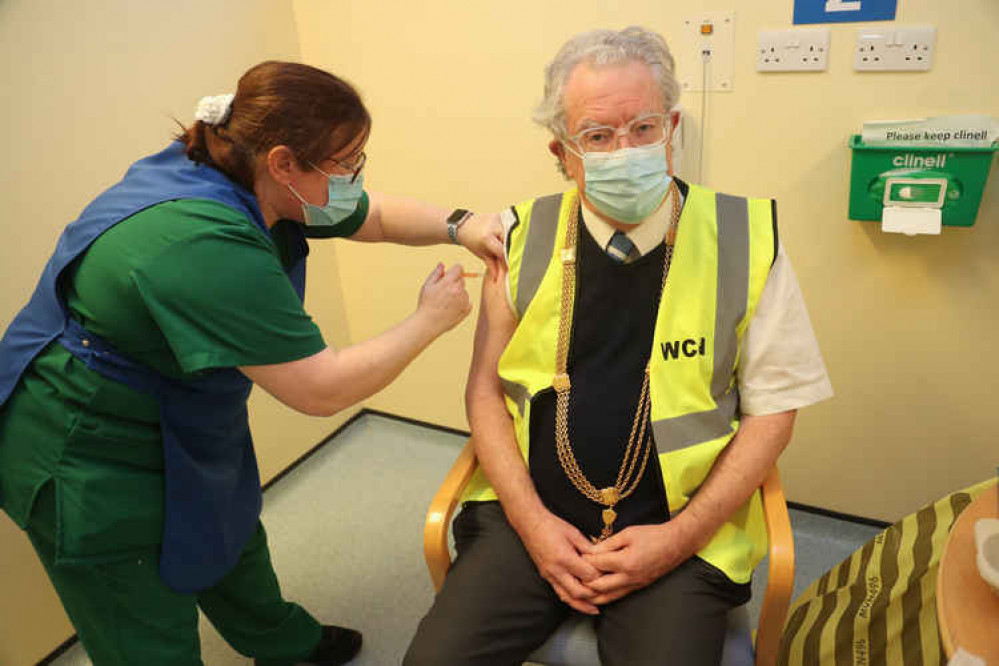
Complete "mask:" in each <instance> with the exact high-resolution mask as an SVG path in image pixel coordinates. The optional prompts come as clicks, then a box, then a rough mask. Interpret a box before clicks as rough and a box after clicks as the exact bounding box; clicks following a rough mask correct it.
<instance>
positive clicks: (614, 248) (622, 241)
mask: <svg viewBox="0 0 999 666" xmlns="http://www.w3.org/2000/svg"><path fill="white" fill-rule="evenodd" d="M607 254H608V255H610V258H611V259H614V260H615V261H618V262H620V263H622V264H626V263H628V262H629V261H633V260H635V259H637V258H638V257H639V252H638V248H637V247H635V244H634V243H632V242H631V239H630V238H628V236H627V235H626V234H624V233H623V232H620V231H615V232H614V235H613V236H611V239H610V240H609V241H608V242H607Z"/></svg>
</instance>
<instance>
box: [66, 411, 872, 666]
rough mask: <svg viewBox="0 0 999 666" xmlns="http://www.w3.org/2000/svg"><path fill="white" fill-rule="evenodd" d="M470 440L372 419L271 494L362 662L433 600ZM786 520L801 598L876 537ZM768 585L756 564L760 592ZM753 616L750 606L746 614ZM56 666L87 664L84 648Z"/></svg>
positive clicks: (300, 559)
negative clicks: (437, 563) (428, 562)
mask: <svg viewBox="0 0 999 666" xmlns="http://www.w3.org/2000/svg"><path fill="white" fill-rule="evenodd" d="M463 443H464V438H463V437H461V436H458V435H452V434H448V433H443V432H440V431H438V430H434V429H431V428H425V427H421V426H416V425H412V424H408V423H402V422H399V421H396V420H393V419H388V418H384V417H381V416H375V415H367V416H364V417H362V418H361V419H359V420H357V421H355V422H354V423H353V424H351V425H350V426H349V427H347V428H346V429H345V430H344V431H343V432H341V433H340V434H339V435H338V436H337V437H336V438H335V439H333V440H331V441H330V442H329V443H327V445H326V446H324V447H323V448H322V449H320V450H319V451H318V452H317V453H316V454H315V455H313V456H312V457H311V458H309V459H308V460H307V461H305V462H304V463H303V464H301V465H299V466H298V467H297V468H296V469H294V470H293V471H292V472H291V473H289V474H288V475H287V476H285V477H284V478H283V479H281V480H280V481H278V482H277V483H276V484H274V485H273V486H272V487H271V488H270V489H268V490H267V492H266V493H265V494H264V512H263V522H264V525H265V527H266V529H267V531H268V537H269V541H270V547H271V553H272V557H273V560H274V565H275V568H276V569H277V572H278V576H279V578H280V580H281V585H282V588H283V590H284V593H285V596H286V597H287V598H289V599H293V600H295V601H297V602H299V603H300V604H302V605H303V606H305V607H306V608H307V609H309V610H310V611H311V612H312V613H313V614H314V615H315V616H316V617H317V618H319V619H320V620H321V621H322V622H324V623H334V624H345V625H349V626H352V627H355V628H357V629H359V630H360V631H362V632H363V633H364V639H365V643H364V649H363V650H362V651H361V654H360V655H359V656H358V658H357V659H356V660H355V661H354V662H352V663H353V664H354V665H356V666H389V665H391V664H398V663H399V662H400V661H401V659H402V655H403V653H404V652H405V650H406V646H407V645H408V643H409V640H410V637H411V636H412V634H413V631H414V629H415V627H416V625H417V623H418V622H419V620H420V618H421V617H422V615H423V613H424V612H425V611H426V609H427V607H428V606H429V605H430V602H431V600H432V598H433V590H432V587H431V585H430V579H429V577H428V576H427V570H426V567H425V565H424V563H423V553H422V528H423V519H424V514H425V512H426V509H427V504H428V503H429V501H430V498H431V497H433V494H434V492H435V491H436V489H437V486H438V484H440V482H441V480H442V479H443V478H444V475H445V474H446V473H447V470H448V469H449V467H450V465H451V463H452V462H453V461H454V458H455V456H457V454H458V451H459V450H460V448H461V446H462V445H463ZM791 521H792V526H793V529H794V535H795V550H796V555H797V564H796V570H795V592H794V595H795V597H797V595H798V594H799V593H800V592H801V591H802V590H804V589H805V587H807V586H808V585H809V584H810V583H811V582H812V581H813V580H815V579H816V578H817V577H818V576H820V575H821V574H822V573H824V572H825V571H826V570H828V569H829V568H831V567H832V566H833V565H835V564H836V563H838V562H839V561H840V560H842V559H843V558H844V557H846V556H847V555H849V554H850V553H852V552H853V551H854V550H855V549H856V548H857V547H858V546H859V545H861V544H863V543H864V542H865V541H867V540H868V539H870V538H871V537H873V536H874V535H875V534H877V532H878V531H879V530H878V529H877V528H874V527H867V526H864V525H858V524H855V523H850V522H844V521H840V520H835V519H832V518H826V517H823V516H817V515H815V514H812V513H806V512H802V511H795V510H792V511H791ZM765 579H766V567H765V565H761V567H760V569H758V574H757V576H756V578H755V580H754V581H753V587H754V592H758V591H762V589H763V588H764V586H765V585H766V580H765ZM757 596H758V595H757ZM751 603H753V602H751ZM757 614H758V608H757V607H756V606H755V605H754V606H753V607H752V612H751V617H754V618H755V617H756V615H757ZM201 635H202V659H203V660H204V662H205V664H207V665H208V666H227V665H229V664H233V665H235V664H248V663H250V660H249V659H247V658H245V657H242V656H240V655H239V654H237V653H236V652H234V651H233V650H232V649H231V648H230V647H229V646H228V645H226V644H225V642H224V641H223V640H222V639H221V638H220V637H219V635H218V633H217V632H216V631H215V630H214V628H213V627H212V626H211V625H210V624H209V623H207V622H206V621H205V620H204V618H202V634H201ZM51 663H52V664H54V665H55V666H87V665H89V664H90V663H91V662H90V660H89V659H88V658H87V656H86V653H85V652H84V650H83V648H82V646H81V645H80V644H79V643H77V644H76V645H74V646H73V647H72V648H70V649H69V650H68V651H67V652H66V653H64V654H63V655H61V656H60V657H59V658H58V659H56V660H54V661H53V662H51Z"/></svg>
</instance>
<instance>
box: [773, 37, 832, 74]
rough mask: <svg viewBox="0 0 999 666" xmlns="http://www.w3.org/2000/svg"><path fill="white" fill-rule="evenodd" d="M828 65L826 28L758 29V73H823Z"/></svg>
mask: <svg viewBox="0 0 999 666" xmlns="http://www.w3.org/2000/svg"><path fill="white" fill-rule="evenodd" d="M828 68H829V28H792V29H790V30H761V31H760V39H759V44H758V46H757V49H756V70H757V71H759V72H823V71H825V70H826V69H828Z"/></svg>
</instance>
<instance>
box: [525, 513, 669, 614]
mask: <svg viewBox="0 0 999 666" xmlns="http://www.w3.org/2000/svg"><path fill="white" fill-rule="evenodd" d="M546 513H547V512H546ZM677 537H678V535H677V534H675V530H674V529H673V527H672V526H671V524H670V523H669V522H666V523H662V524H660V525H634V526H631V527H627V528H625V529H623V530H621V531H620V532H617V533H615V534H613V535H611V536H610V537H609V538H608V539H606V540H604V541H602V542H600V543H596V544H595V543H593V542H592V541H590V539H589V538H587V537H586V536H584V535H583V534H582V533H581V532H580V531H579V530H577V529H576V528H575V527H574V526H572V525H570V524H569V523H567V522H566V521H564V520H562V519H561V518H559V517H557V516H555V515H554V514H551V513H547V515H545V516H543V517H540V518H539V519H538V520H537V521H535V522H534V523H533V525H532V526H531V528H530V529H529V530H527V532H526V535H525V536H524V537H523V538H524V545H525V547H526V548H527V551H528V553H529V554H530V555H531V559H532V560H534V564H535V566H537V568H538V571H539V573H540V574H541V576H542V577H543V578H544V579H545V580H547V581H548V582H549V583H550V584H551V586H552V587H553V588H554V590H555V593H556V594H558V596H559V598H560V599H561V600H562V601H563V602H565V603H566V604H568V605H569V606H571V607H572V608H574V609H576V610H578V611H580V612H582V613H586V614H588V615H596V614H598V613H599V612H600V611H599V609H598V606H601V605H604V604H608V603H610V602H612V601H616V600H617V599H620V598H621V597H624V596H625V595H627V594H629V593H631V592H634V591H635V590H638V589H641V588H643V587H645V586H646V585H649V584H650V583H652V582H654V581H656V580H658V579H659V578H661V577H662V576H664V575H665V574H666V573H668V572H669V571H671V570H673V569H674V568H675V567H676V566H678V565H679V564H680V563H681V562H682V561H683V555H682V550H681V549H680V548H679V547H678V543H677V542H678V538H677Z"/></svg>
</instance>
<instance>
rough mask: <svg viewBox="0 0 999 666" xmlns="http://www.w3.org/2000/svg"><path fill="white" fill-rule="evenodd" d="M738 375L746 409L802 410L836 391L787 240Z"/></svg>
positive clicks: (745, 346) (745, 341)
mask: <svg viewBox="0 0 999 666" xmlns="http://www.w3.org/2000/svg"><path fill="white" fill-rule="evenodd" d="M737 376H738V381H739V400H740V405H741V410H742V413H744V414H753V415H763V414H774V413H777V412H783V411H787V410H791V409H799V408H801V407H807V406H808V405H812V404H815V403H817V402H820V401H822V400H826V399H827V398H831V397H832V395H833V389H832V384H831V383H830V381H829V375H828V373H827V372H826V366H825V363H824V362H823V360H822V353H821V351H819V343H818V340H816V338H815V332H814V331H813V329H812V322H811V320H810V319H809V317H808V310H807V309H806V307H805V301H804V298H802V295H801V289H800V288H799V286H798V280H797V278H796V277H795V275H794V270H793V269H792V268H791V262H790V260H789V259H788V257H787V254H786V252H785V251H784V247H783V245H781V246H780V248H779V250H778V252H777V258H776V260H775V261H774V265H773V266H772V267H771V269H770V276H769V277H768V279H767V283H766V285H765V286H764V288H763V294H762V295H761V296H760V302H759V304H758V305H757V308H756V314H755V316H754V317H753V319H752V321H751V322H750V324H749V327H748V328H747V330H746V335H745V337H744V338H743V342H742V359H741V362H740V364H739V367H738V369H737Z"/></svg>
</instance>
